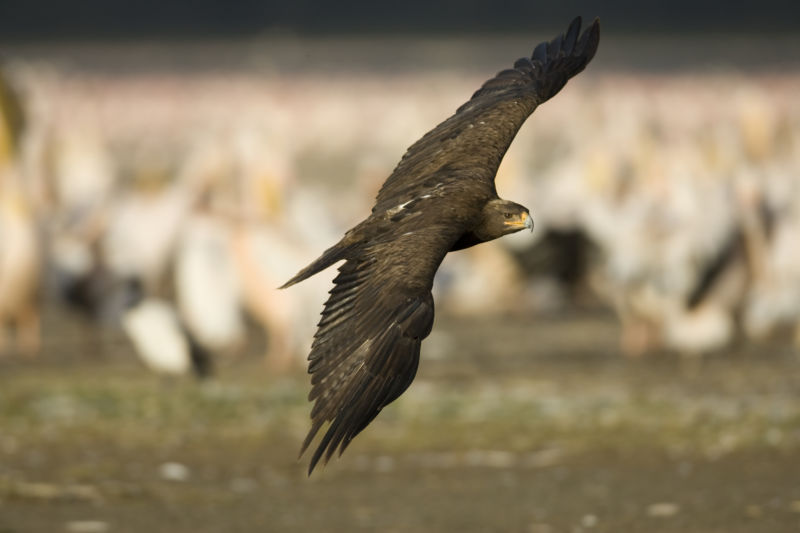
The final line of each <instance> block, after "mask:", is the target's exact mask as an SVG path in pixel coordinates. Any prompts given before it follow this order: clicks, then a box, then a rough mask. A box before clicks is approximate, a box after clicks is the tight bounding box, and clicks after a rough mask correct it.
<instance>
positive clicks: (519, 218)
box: [476, 198, 533, 241]
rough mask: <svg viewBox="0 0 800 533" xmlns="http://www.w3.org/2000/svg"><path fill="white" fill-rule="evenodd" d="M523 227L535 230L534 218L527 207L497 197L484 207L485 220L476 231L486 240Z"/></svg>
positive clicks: (514, 231)
mask: <svg viewBox="0 0 800 533" xmlns="http://www.w3.org/2000/svg"><path fill="white" fill-rule="evenodd" d="M521 229H529V230H531V231H533V218H531V213H530V211H528V208H527V207H524V206H521V205H519V204H516V203H514V202H510V201H508V200H503V199H501V198H495V199H492V200H489V201H488V202H486V205H485V206H484V207H483V221H482V224H481V227H480V228H479V230H478V231H476V233H478V234H479V236H480V237H481V238H482V239H483V240H484V241H490V240H492V239H497V238H498V237H502V236H503V235H508V234H509V233H516V232H517V231H519V230H521Z"/></svg>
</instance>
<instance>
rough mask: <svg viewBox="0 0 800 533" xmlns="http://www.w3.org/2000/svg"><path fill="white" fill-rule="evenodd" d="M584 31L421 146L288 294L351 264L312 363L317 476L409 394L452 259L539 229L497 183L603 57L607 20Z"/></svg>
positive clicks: (517, 70)
mask: <svg viewBox="0 0 800 533" xmlns="http://www.w3.org/2000/svg"><path fill="white" fill-rule="evenodd" d="M580 29H581V19H580V17H578V18H576V19H575V20H573V21H572V23H571V24H570V26H569V28H568V29H567V31H566V33H564V34H562V35H559V36H558V37H556V38H555V39H553V40H552V41H550V42H544V43H541V44H539V45H538V46H537V47H536V48H535V49H534V51H533V54H532V56H531V57H529V58H522V59H519V60H517V61H516V62H515V63H514V67H513V68H511V69H507V70H503V71H501V72H500V73H498V74H497V75H496V76H495V77H494V78H492V79H490V80H488V81H487V82H486V83H484V84H483V86H482V87H481V88H480V89H478V91H476V92H475V94H473V95H472V98H471V99H470V100H469V101H468V102H467V103H465V104H464V105H462V106H461V107H459V108H458V110H457V111H456V113H455V114H454V115H453V116H451V117H450V118H448V119H447V120H445V121H444V122H442V123H441V124H439V125H438V126H436V128H434V129H433V130H431V131H430V132H428V133H427V134H425V135H424V136H423V137H422V138H421V139H420V140H419V141H417V142H416V143H414V144H413V145H412V146H411V147H410V148H409V149H408V151H407V152H406V153H405V155H404V156H403V158H402V159H401V160H400V163H398V165H397V167H396V168H395V169H394V171H393V172H392V174H391V175H390V176H389V178H388V179H387V180H386V182H385V183H384V184H383V186H382V187H381V190H380V191H379V192H378V196H377V198H376V201H375V206H374V207H373V208H372V213H371V214H370V215H369V217H367V218H366V220H364V221H363V222H361V223H359V224H358V225H356V226H355V227H354V228H352V229H351V230H349V231H348V232H347V233H346V234H345V236H344V237H343V238H342V240H340V241H339V242H338V243H337V244H336V245H334V246H333V247H331V248H329V249H328V250H326V251H325V252H324V253H323V254H322V255H321V256H320V257H319V258H318V259H317V260H315V261H314V262H313V263H311V264H310V265H309V266H307V267H306V268H304V269H303V270H301V271H300V272H299V273H298V274H297V275H296V276H294V277H293V278H292V279H290V280H289V281H288V282H286V284H285V285H284V286H283V287H282V288H286V287H289V286H290V285H294V284H295V283H298V282H300V281H302V280H304V279H306V278H308V277H309V276H312V275H314V274H316V273H317V272H320V271H321V270H323V269H325V268H327V267H329V266H331V265H333V264H334V263H337V262H339V261H342V260H343V261H344V263H343V264H342V265H341V266H340V267H339V274H338V275H337V276H336V278H335V279H334V287H333V289H332V290H331V291H330V297H329V298H328V301H327V302H326V303H325V307H324V309H323V311H322V318H321V319H320V322H319V324H318V329H317V332H316V334H315V335H314V342H313V344H312V346H311V353H310V354H309V356H308V361H309V365H308V372H309V374H311V392H310V394H309V397H308V399H309V401H312V402H314V406H313V408H312V409H311V429H310V430H309V432H308V436H307V437H306V439H305V441H304V442H303V446H302V449H301V451H300V453H301V455H302V453H303V452H304V451H305V450H306V448H308V446H309V445H310V444H311V442H312V440H313V439H314V437H315V436H316V435H317V433H318V432H319V430H320V429H322V427H323V426H324V425H325V424H326V423H330V425H329V426H328V428H327V430H326V431H325V433H324V435H323V437H322V439H321V441H320V442H319V444H318V446H317V449H316V451H315V452H314V455H313V456H312V458H311V462H310V465H309V468H308V472H309V474H310V473H311V472H312V471H313V470H314V467H315V466H316V465H317V463H318V462H319V460H320V459H323V457H324V461H325V462H327V461H328V460H329V459H330V458H331V456H332V455H333V454H334V453H335V452H336V450H337V449H338V450H339V453H340V454H341V453H342V452H343V451H344V449H345V448H347V445H348V444H350V441H351V440H352V439H353V437H355V436H356V435H357V434H358V433H359V432H360V431H361V430H362V429H364V428H365V427H366V426H367V424H369V423H370V422H371V421H372V420H373V419H374V418H375V416H376V415H377V414H378V413H379V412H380V411H381V409H383V407H385V406H386V405H388V404H389V403H390V402H392V401H393V400H394V399H396V398H397V397H398V396H400V394H402V393H403V391H405V390H406V388H408V386H409V385H410V384H411V381H412V380H413V379H414V376H415V374H416V372H417V365H418V363H419V353H420V345H421V343H422V340H423V339H424V338H425V337H427V336H428V334H429V333H430V332H431V327H432V326H433V297H432V295H431V288H432V286H433V276H434V274H435V273H436V270H437V269H438V268H439V264H440V263H441V262H442V260H443V259H444V256H445V255H446V254H447V253H448V252H450V251H453V250H459V249H462V248H466V247H469V246H473V245H475V244H479V243H482V242H487V241H490V240H493V239H496V238H498V237H502V236H503V235H507V234H509V233H514V232H516V231H519V230H521V229H532V228H533V222H532V220H531V217H530V213H529V212H528V210H527V209H526V208H525V207H523V206H521V205H519V204H515V203H514V202H510V201H508V200H502V199H500V198H499V197H498V196H497V190H496V189H495V184H494V178H495V174H496V173H497V168H498V167H499V166H500V161H501V160H502V159H503V155H505V153H506V150H508V147H509V145H510V144H511V141H512V140H513V139H514V136H515V135H516V134H517V131H518V130H519V128H520V127H521V126H522V124H523V122H525V119H526V118H528V116H529V115H530V114H531V113H532V112H533V111H534V109H536V107H537V106H538V105H539V104H541V103H543V102H545V101H547V100H549V99H550V98H552V97H553V96H554V95H555V94H556V93H558V91H560V90H561V88H562V87H563V86H564V85H565V84H566V83H567V80H569V79H570V78H571V77H573V76H575V75H576V74H578V73H579V72H581V71H582V70H583V69H584V68H585V67H586V65H587V64H588V63H589V61H591V59H592V57H594V54H595V51H596V50H597V44H598V41H599V38H600V26H599V22H598V21H597V20H595V21H594V22H593V23H592V24H591V25H590V26H589V27H588V28H586V29H585V30H584V31H583V33H581V31H580Z"/></svg>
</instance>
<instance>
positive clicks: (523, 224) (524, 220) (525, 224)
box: [506, 213, 533, 231]
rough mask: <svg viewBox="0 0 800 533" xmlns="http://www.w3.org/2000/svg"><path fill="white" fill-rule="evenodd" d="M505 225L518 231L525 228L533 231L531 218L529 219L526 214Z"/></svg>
mask: <svg viewBox="0 0 800 533" xmlns="http://www.w3.org/2000/svg"><path fill="white" fill-rule="evenodd" d="M506 225H507V226H512V227H515V228H519V229H523V228H525V229H529V230H531V231H533V217H531V216H530V215H529V214H528V213H522V214H521V215H520V216H519V218H518V219H517V220H512V221H511V222H506Z"/></svg>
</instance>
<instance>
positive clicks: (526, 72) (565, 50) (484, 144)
mask: <svg viewBox="0 0 800 533" xmlns="http://www.w3.org/2000/svg"><path fill="white" fill-rule="evenodd" d="M580 28H581V19H580V17H577V18H575V20H573V21H572V23H571V24H570V26H569V29H567V31H566V33H564V34H561V35H559V36H558V37H556V38H555V39H553V40H552V41H550V42H543V43H541V44H539V45H538V46H537V47H536V48H535V49H534V51H533V55H532V56H531V57H529V58H522V59H518V60H517V61H516V62H515V63H514V67H513V68H510V69H507V70H503V71H501V72H499V73H498V74H497V75H496V76H495V77H494V78H492V79H490V80H488V81H487V82H486V83H484V84H483V86H482V87H481V88H480V89H478V91H476V92H475V94H473V95H472V98H471V99H470V100H469V101H468V102H467V103H465V104H464V105H462V106H461V107H459V108H458V110H457V111H456V113H455V114H454V115H453V116H451V117H450V118H448V119H447V120H445V121H444V122H442V123H441V124H439V125H438V126H436V128H434V129H433V130H431V131H429V132H428V133H427V134H425V135H424V136H423V137H422V138H421V139H420V140H418V141H417V142H415V143H414V144H413V145H411V147H410V148H409V149H408V150H407V151H406V153H405V155H404V156H403V158H402V159H401V160H400V163H398V165H397V167H396V168H395V169H394V171H393V172H392V174H391V176H389V178H388V179H387V180H386V182H385V183H384V184H383V186H382V187H381V190H380V191H379V193H378V196H377V198H376V203H375V207H373V209H372V211H373V213H377V212H381V211H383V210H386V209H390V208H391V207H392V206H395V205H398V204H399V203H402V202H404V201H406V200H408V199H409V198H413V197H415V196H419V195H420V194H424V193H425V189H426V188H430V187H431V186H433V184H432V183H427V181H426V180H428V178H429V176H430V175H432V174H434V173H437V172H440V171H441V170H443V169H447V170H448V171H450V172H459V171H461V172H460V173H461V174H462V175H463V174H464V173H467V175H471V176H474V177H475V178H476V179H483V180H487V181H489V182H492V181H493V180H494V177H495V175H496V174H497V168H498V167H499V166H500V161H501V160H502V159H503V156H504V155H505V153H506V150H508V147H509V145H510V144H511V141H512V140H513V139H514V136H515V135H516V134H517V131H519V128H520V127H521V126H522V124H523V122H525V119H526V118H528V116H529V115H530V114H531V113H532V112H533V111H534V109H536V107H537V106H538V105H539V104H541V103H543V102H545V101H547V100H549V99H550V98H552V97H553V96H555V95H556V93H558V91H560V90H561V88H562V87H564V85H565V84H566V83H567V80H569V79H570V78H571V77H573V76H575V75H576V74H578V73H579V72H581V71H582V70H583V69H584V68H585V67H586V65H587V64H588V63H589V61H591V59H592V58H593V57H594V54H595V51H596V50H597V44H598V42H599V39H600V24H599V22H598V21H597V20H595V21H594V22H592V24H591V25H590V26H589V27H588V28H586V30H584V32H583V33H582V34H581V33H580Z"/></svg>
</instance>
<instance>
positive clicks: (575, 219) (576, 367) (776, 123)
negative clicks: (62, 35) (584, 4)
mask: <svg viewBox="0 0 800 533" xmlns="http://www.w3.org/2000/svg"><path fill="white" fill-rule="evenodd" d="M508 52H509V53H510V54H511V55H510V56H509V57H508V58H507V59H508V61H507V63H508V64H511V61H512V60H513V59H514V58H515V55H514V54H517V55H522V53H524V51H522V50H509V51H508ZM503 66H505V64H498V65H495V66H494V67H493V69H492V70H490V71H487V72H482V73H477V72H475V70H474V69H471V68H467V67H464V68H459V66H458V65H456V66H455V67H453V66H452V65H451V66H450V68H449V69H444V70H442V69H429V70H422V71H414V70H408V69H401V70H398V71H391V70H389V69H388V68H384V69H382V70H377V71H373V70H368V69H365V70H356V71H353V72H348V73H344V74H341V73H340V74H332V73H331V72H329V71H326V70H325V69H324V68H323V69H320V70H319V71H314V70H313V69H301V70H299V71H296V72H283V71H266V72H264V71H259V73H258V74H253V73H247V72H239V71H215V70H213V69H208V68H204V69H199V70H197V71H190V72H183V73H170V72H168V71H165V70H163V69H155V70H153V71H147V70H136V71H130V72H127V71H126V72H115V71H114V70H113V69H109V68H106V69H85V70H81V69H77V70H70V69H69V68H58V67H52V66H47V65H43V64H40V63H26V62H17V63H11V64H8V65H5V66H4V70H3V72H2V78H1V79H0V107H1V110H0V119H1V120H0V428H2V430H0V531H30V530H54V529H55V530H58V528H66V530H68V531H141V530H143V529H145V528H148V527H149V528H155V529H156V530H158V528H159V527H166V525H167V524H169V526H170V528H169V529H170V530H172V531H178V530H187V531H189V530H191V531H201V530H208V531H219V530H223V529H224V530H231V531H234V530H241V531H249V530H253V529H254V528H261V529H267V530H272V529H275V530H280V529H297V530H308V529H309V528H312V529H313V528H318V529H325V530H342V531H349V530H352V529H353V528H356V527H366V528H370V527H372V528H376V529H379V530H381V531H391V530H393V528H394V529H396V530H409V529H411V530H425V529H426V528H428V529H430V530H447V529H455V528H456V527H458V528H459V529H462V530H470V528H472V530H476V531H485V530H495V529H496V530H525V529H526V528H527V529H529V530H530V531H538V532H545V531H561V530H565V529H570V528H571V529H572V530H589V529H592V528H596V529H604V530H608V531H622V530H624V528H626V527H629V528H632V530H637V531H642V530H649V531H656V530H664V531H671V530H674V531H723V530H724V531H739V530H740V531H749V530H753V529H754V528H755V529H759V530H771V531H778V530H783V529H781V528H785V530H787V531H789V530H794V529H792V528H796V527H797V526H798V523H800V486H798V484H797V482H796V480H797V479H800V472H798V471H797V468H798V467H797V465H799V464H800V460H798V459H800V457H799V456H798V454H799V452H800V402H798V400H797V398H798V394H797V393H798V392H800V379H798V378H800V359H798V357H797V350H798V347H799V346H800V101H798V99H797V94H800V75H798V74H797V73H792V72H788V73H782V74H763V73H762V74H759V75H753V76H751V75H745V74H743V73H733V72H728V73H725V72H717V73H708V74H702V75H699V74H697V73H694V74H687V73H675V72H670V73H668V74H667V73H663V74H659V73H650V74H647V75H634V74H630V73H625V72H608V71H600V72H593V71H592V69H591V68H590V69H589V70H588V71H587V72H586V73H584V74H582V75H581V76H580V77H579V78H577V79H576V80H573V81H572V82H571V83H570V84H569V86H568V87H567V88H565V89H564V91H563V92H562V93H561V94H559V95H558V97H557V98H555V99H554V100H553V101H552V102H549V103H547V104H546V105H544V106H543V107H542V108H541V109H539V110H537V111H536V112H535V114H534V115H533V116H532V117H531V119H530V120H529V122H528V123H527V124H526V125H525V126H524V127H523V129H522V131H521V133H520V135H519V136H518V138H517V140H516V141H515V143H514V144H513V145H512V148H511V150H510V151H509V153H508V154H507V156H506V159H505V161H504V163H503V165H502V167H501V169H500V172H499V175H498V190H499V193H500V195H501V196H502V197H504V198H508V199H512V200H514V201H517V202H519V203H522V204H523V205H526V206H528V207H530V208H531V212H532V214H533V216H534V220H535V222H536V230H535V232H534V235H533V236H531V235H530V234H524V235H522V234H517V235H515V236H513V237H509V238H504V239H502V240H500V241H498V242H495V243H491V244H488V245H483V246H479V247H476V248H473V249H469V250H466V251H463V252H458V253H456V254H451V256H450V257H448V258H447V259H446V260H445V262H444V264H443V265H442V268H441V270H440V272H439V274H438V276H437V280H436V284H435V287H434V291H435V298H436V304H437V313H438V314H439V317H440V318H438V319H437V325H436V326H435V329H434V333H433V335H432V336H431V338H430V339H429V340H428V341H426V342H425V343H424V345H423V363H422V366H421V368H420V376H419V378H418V381H417V382H415V384H414V385H413V386H412V387H411V389H410V391H409V393H407V394H406V395H405V396H404V397H403V398H401V399H400V400H399V401H398V402H397V406H396V407H392V408H389V409H387V410H386V411H385V412H384V413H382V415H381V416H380V417H379V419H378V420H377V421H376V423H375V424H374V427H373V426H370V429H369V430H368V431H367V432H366V433H365V434H363V435H361V436H359V438H358V439H357V440H356V442H355V443H354V444H353V446H352V449H351V450H349V451H348V453H347V455H346V458H345V459H344V460H342V461H340V462H339V464H336V465H331V466H329V467H328V469H327V471H326V472H325V473H323V474H322V475H320V476H319V478H318V479H313V480H311V481H307V480H305V479H304V478H303V476H302V472H303V470H304V469H303V467H302V465H298V464H296V463H295V462H294V454H295V452H296V449H297V447H298V445H299V442H300V441H301V439H302V436H303V434H304V432H305V430H306V425H307V409H308V407H307V405H306V403H305V401H304V395H305V392H306V387H307V384H306V379H305V377H304V376H302V370H301V369H302V367H303V362H304V358H305V355H306V353H307V349H308V347H309V345H310V341H311V338H312V335H313V332H314V325H315V323H316V320H317V316H318V313H319V311H320V309H321V305H322V302H323V300H324V298H325V296H326V291H327V290H328V288H329V282H330V278H331V276H328V277H327V278H326V277H325V276H324V275H323V276H317V277H316V278H312V279H311V280H308V281H306V282H304V283H303V284H301V285H298V286H297V287H293V288H292V289H291V290H289V291H278V290H276V289H275V287H277V286H279V285H280V284H281V283H283V282H284V281H286V280H287V279H288V278H289V277H290V276H291V275H292V274H294V273H295V272H296V271H297V270H298V269H299V268H301V267H303V266H305V265H306V264H307V263H308V262H309V261H310V260H312V259H313V258H315V257H316V256H317V255H319V253H320V252H322V251H323V250H324V249H325V248H326V247H328V246H330V245H331V244H333V243H335V242H336V240H337V239H338V238H339V236H340V235H341V234H342V233H343V232H344V231H345V230H346V229H348V228H349V227H350V226H351V225H352V224H354V223H355V222H357V221H359V220H360V219H361V218H363V216H365V215H366V213H368V211H369V208H370V206H371V202H372V199H373V197H374V195H375V193H376V192H377V189H378V187H379V186H380V185H381V183H382V181H383V180H384V179H385V178H386V176H388V174H389V173H390V172H391V169H392V168H393V165H394V164H395V163H396V162H397V161H398V160H399V158H400V156H401V155H402V152H403V151H404V150H405V148H406V147H407V146H408V145H410V144H411V143H412V142H413V141H415V140H416V139H417V138H419V137H420V136H421V135H422V134H423V133H425V132H426V131H427V130H428V129H430V128H432V127H433V126H434V125H435V124H437V123H438V122H440V121H441V120H443V119H445V118H446V117H447V116H449V114H450V113H452V112H453V111H454V110H455V108H456V107H457V106H458V105H460V104H461V103H462V102H463V101H464V100H465V99H466V98H468V97H469V95H470V94H471V93H472V91H473V90H474V89H475V88H477V87H478V86H479V84H480V83H481V82H482V81H483V80H484V79H485V78H487V77H489V76H490V75H491V74H492V73H493V72H494V70H498V69H500V68H502V67H503ZM329 274H331V275H332V274H333V272H330V273H329ZM136 356H138V357H139V359H136ZM624 356H629V357H637V358H641V360H631V359H629V358H625V357H624ZM139 361H141V363H140V362H139ZM142 363H143V364H142ZM145 367H147V368H148V369H150V370H152V371H155V372H156V373H159V374H162V375H165V376H170V378H165V379H170V381H167V382H163V383H162V382H160V381H156V380H155V378H152V377H150V375H149V374H147V373H146V372H145V371H144V370H143V369H144V368H145ZM192 369H194V371H195V372H196V373H197V374H199V375H200V376H208V375H212V376H216V377H215V378H214V379H212V380H210V381H208V382H206V383H202V384H197V383H195V382H194V381H191V380H189V379H187V378H175V376H180V375H183V374H188V373H190V372H191V371H192ZM454 384H455V385H457V386H456V387H453V386H452V385H454ZM465 502H470V503H469V506H468V507H469V509H465V505H466V504H465ZM311 509H320V514H317V513H316V512H310V510H311ZM388 516H391V517H393V518H392V520H389V518H387V517H388ZM37 528H38V529H37ZM203 528H205V529H203ZM576 528H577V529H576ZM737 528H738V529H737ZM770 528H771V529H770Z"/></svg>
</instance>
